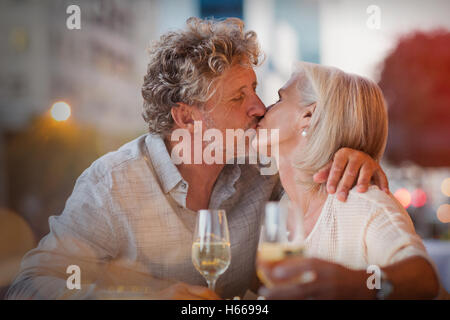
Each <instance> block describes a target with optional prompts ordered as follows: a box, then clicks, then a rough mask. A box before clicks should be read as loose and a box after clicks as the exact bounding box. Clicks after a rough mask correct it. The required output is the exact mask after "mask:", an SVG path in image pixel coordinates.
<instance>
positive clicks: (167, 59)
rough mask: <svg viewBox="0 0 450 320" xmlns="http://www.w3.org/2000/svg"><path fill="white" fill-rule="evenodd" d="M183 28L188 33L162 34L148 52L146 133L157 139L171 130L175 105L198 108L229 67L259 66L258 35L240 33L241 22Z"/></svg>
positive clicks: (197, 22) (191, 23) (195, 21)
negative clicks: (147, 131) (234, 65)
mask: <svg viewBox="0 0 450 320" xmlns="http://www.w3.org/2000/svg"><path fill="white" fill-rule="evenodd" d="M186 24H187V29H186V30H181V31H178V32H168V33H166V34H164V35H162V36H161V38H160V39H159V41H157V42H156V43H154V44H153V45H152V46H151V48H150V49H149V53H150V62H149V64H148V67H147V74H146V75H145V77H144V84H143V86H142V96H143V98H144V112H143V117H144V120H145V121H146V122H147V123H148V127H149V131H150V132H151V133H154V134H159V135H161V136H166V135H167V134H170V132H171V129H172V127H173V119H172V115H171V109H172V108H173V107H176V106H177V103H179V102H182V103H185V104H188V105H197V106H199V107H201V106H202V105H203V104H204V102H206V101H207V100H208V99H209V98H210V97H211V96H212V95H213V94H214V92H215V89H214V82H215V81H216V80H217V79H218V78H219V77H220V76H221V75H222V74H223V73H224V72H225V71H226V70H227V69H228V68H229V67H230V66H232V65H233V64H235V63H240V64H249V65H250V66H257V65H258V59H259V57H260V49H259V44H258V41H257V39H256V33H255V32H253V31H248V32H244V22H243V21H242V20H240V19H237V18H228V19H226V20H221V21H218V20H203V19H199V18H189V19H188V20H187V21H186Z"/></svg>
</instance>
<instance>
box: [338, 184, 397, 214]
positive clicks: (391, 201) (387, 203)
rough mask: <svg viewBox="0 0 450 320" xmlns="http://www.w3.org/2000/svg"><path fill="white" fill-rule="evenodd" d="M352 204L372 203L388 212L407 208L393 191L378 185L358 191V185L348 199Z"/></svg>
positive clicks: (351, 191)
mask: <svg viewBox="0 0 450 320" xmlns="http://www.w3.org/2000/svg"><path fill="white" fill-rule="evenodd" d="M347 201H348V202H349V203H350V204H351V203H353V204H357V203H361V204H370V205H371V206H373V207H374V208H375V209H381V210H383V211H386V212H402V213H406V210H405V209H404V208H403V206H402V205H401V204H400V203H399V202H398V200H397V199H396V198H395V197H394V195H392V194H391V193H389V194H387V193H386V192H384V191H382V190H380V188H378V187H377V186H370V187H369V189H368V190H367V191H366V192H358V191H357V190H356V187H355V188H353V189H351V190H350V192H349V196H348V200H347Z"/></svg>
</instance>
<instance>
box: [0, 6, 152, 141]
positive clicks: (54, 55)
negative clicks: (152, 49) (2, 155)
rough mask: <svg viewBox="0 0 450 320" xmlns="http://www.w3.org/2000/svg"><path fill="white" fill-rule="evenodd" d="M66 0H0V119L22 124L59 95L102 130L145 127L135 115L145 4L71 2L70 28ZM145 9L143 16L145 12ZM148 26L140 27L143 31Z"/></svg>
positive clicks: (145, 37)
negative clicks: (76, 18) (75, 22)
mask: <svg viewBox="0 0 450 320" xmlns="http://www.w3.org/2000/svg"><path fill="white" fill-rule="evenodd" d="M70 4H74V2H73V1H72V2H69V1H24V0H23V1H2V2H1V4H0V7H1V12H2V13H3V14H2V19H1V22H0V23H1V26H2V27H1V31H0V32H1V33H3V35H2V39H7V41H6V42H5V43H3V44H2V45H1V50H0V52H1V60H0V66H1V69H2V73H1V78H0V92H1V98H0V110H1V111H0V119H1V120H0V121H1V125H2V127H3V128H7V129H9V130H16V129H18V128H20V127H22V126H26V125H27V122H28V121H29V118H30V116H33V115H39V114H42V113H45V112H46V111H47V110H48V109H49V108H50V106H51V104H52V103H53V102H55V101H57V100H64V101H66V102H68V103H69V104H70V105H71V106H72V114H73V117H74V119H75V120H78V121H81V122H85V123H89V124H92V125H94V126H95V127H96V128H98V129H99V130H102V131H106V132H116V133H117V132H137V131H144V130H145V126H144V122H143V121H142V119H141V118H140V117H139V116H136V115H137V114H139V113H140V108H141V105H142V102H141V101H142V100H141V96H140V83H141V81H142V77H143V74H144V72H145V68H143V66H145V64H144V63H145V44H146V43H148V42H149V40H150V39H151V38H152V37H153V36H154V35H153V32H154V29H155V28H154V26H153V23H154V19H152V16H151V15H152V12H153V10H152V3H150V2H146V1H137V2H135V3H133V5H131V6H130V5H129V3H127V2H124V1H114V0H112V1H77V2H75V4H78V5H79V7H80V9H81V30H76V29H75V30H69V29H68V28H67V26H66V19H67V18H68V17H69V16H70V14H67V13H66V9H67V7H68V6H69V5H70ZM146 15H147V16H148V18H146ZM145 31H147V32H145Z"/></svg>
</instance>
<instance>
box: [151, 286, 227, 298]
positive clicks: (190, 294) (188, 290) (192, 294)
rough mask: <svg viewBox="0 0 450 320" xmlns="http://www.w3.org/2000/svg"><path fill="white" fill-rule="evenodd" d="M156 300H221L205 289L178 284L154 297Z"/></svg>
mask: <svg viewBox="0 0 450 320" xmlns="http://www.w3.org/2000/svg"><path fill="white" fill-rule="evenodd" d="M155 298H156V299H158V300H221V298H220V297H219V296H218V295H217V294H216V293H215V292H214V291H211V290H209V289H208V288H206V287H202V286H192V285H189V284H187V283H183V282H179V283H176V284H174V285H172V286H170V287H168V288H166V289H164V290H162V291H160V292H159V294H157V295H156V296H155Z"/></svg>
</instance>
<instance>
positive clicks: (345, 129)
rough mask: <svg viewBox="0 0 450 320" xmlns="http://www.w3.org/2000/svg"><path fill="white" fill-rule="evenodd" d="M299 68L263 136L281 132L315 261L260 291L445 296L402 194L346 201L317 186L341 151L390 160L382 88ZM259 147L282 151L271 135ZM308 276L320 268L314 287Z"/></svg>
mask: <svg viewBox="0 0 450 320" xmlns="http://www.w3.org/2000/svg"><path fill="white" fill-rule="evenodd" d="M296 69H297V70H296V72H295V73H294V74H293V75H292V77H291V78H290V80H289V81H288V82H287V83H286V85H285V86H284V87H283V88H281V89H280V90H279V96H280V99H279V100H278V102H276V103H275V104H274V105H272V106H270V107H269V109H268V111H267V113H266V115H265V116H264V118H263V119H262V120H261V121H260V123H259V127H258V129H279V145H278V148H279V150H278V155H275V156H276V158H277V164H278V169H279V173H280V178H281V182H282V184H283V186H284V189H285V191H286V194H287V196H288V197H289V199H290V200H291V201H293V202H294V203H295V205H296V206H298V207H299V208H301V209H302V212H303V214H304V233H305V247H306V250H307V253H308V256H310V257H312V258H308V259H300V258H289V259H285V260H284V261H282V262H280V263H278V264H277V265H276V267H275V268H273V269H271V272H270V274H269V276H270V277H271V280H272V281H271V282H272V283H278V284H281V283H282V284H283V285H278V286H277V285H275V286H274V287H273V288H270V289H268V288H263V289H262V290H261V291H260V293H261V294H263V295H264V296H266V297H268V298H281V299H288V298H309V299H310V298H318V299H329V298H331V299H333V298H346V299H352V298H434V297H436V296H437V294H438V291H439V281H438V279H437V276H436V272H435V269H434V266H433V264H432V262H431V259H430V258H429V256H428V255H427V253H426V250H425V248H424V246H423V244H422V241H421V239H420V237H419V236H418V235H417V234H416V233H415V231H414V227H413V224H412V222H411V220H410V218H409V216H408V214H407V212H406V211H405V210H404V209H403V207H402V206H401V205H400V204H399V203H398V202H397V201H396V200H395V198H394V197H393V196H392V195H388V194H386V193H385V192H383V191H381V190H379V189H378V188H377V187H376V186H372V187H371V188H370V190H369V191H368V192H367V193H359V192H356V191H355V190H352V191H351V192H350V194H349V196H348V199H347V201H346V202H340V201H337V199H336V197H337V196H338V195H335V194H333V195H327V193H326V191H325V185H323V184H317V183H315V182H314V181H313V179H312V176H313V174H314V172H317V170H318V169H319V168H321V167H323V166H324V165H325V164H326V163H328V162H329V161H330V160H331V158H332V156H333V154H335V152H336V151H337V150H338V149H339V148H341V147H348V148H353V149H357V150H361V151H363V152H365V153H367V154H368V155H370V156H371V157H372V158H374V159H377V160H380V159H381V157H382V155H383V152H384V148H385V145H386V139H387V131H388V129H387V128H388V126H387V112H386V106H385V102H384V99H383V95H382V93H381V90H380V88H379V87H378V86H377V85H376V84H375V83H374V82H372V81H370V80H367V79H365V78H363V77H360V76H357V75H352V74H347V73H344V72H343V71H341V70H339V69H336V68H331V67H325V66H320V65H316V64H311V63H305V62H302V63H299V64H298V65H297V66H296ZM253 143H254V144H256V143H258V147H259V148H260V150H261V147H267V146H269V147H272V148H273V147H274V145H272V144H271V141H270V139H263V135H261V136H260V139H255V140H254V141H253ZM370 265H375V267H373V266H372V267H371V268H370V269H367V268H368V266H370ZM377 268H379V269H377ZM374 270H375V271H374ZM305 271H313V274H314V280H313V281H309V282H307V283H304V282H300V281H299V280H298V279H301V277H300V275H301V274H302V273H303V272H305ZM368 271H369V273H368ZM374 272H375V273H374ZM372 273H373V274H374V277H372V278H370V279H369V280H368V278H369V277H370V276H371V275H372ZM378 283H381V288H379V287H380V286H379V285H378ZM286 284H287V285H286ZM374 285H375V287H376V288H374V289H373V290H371V289H370V288H372V287H373V286H374Z"/></svg>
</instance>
